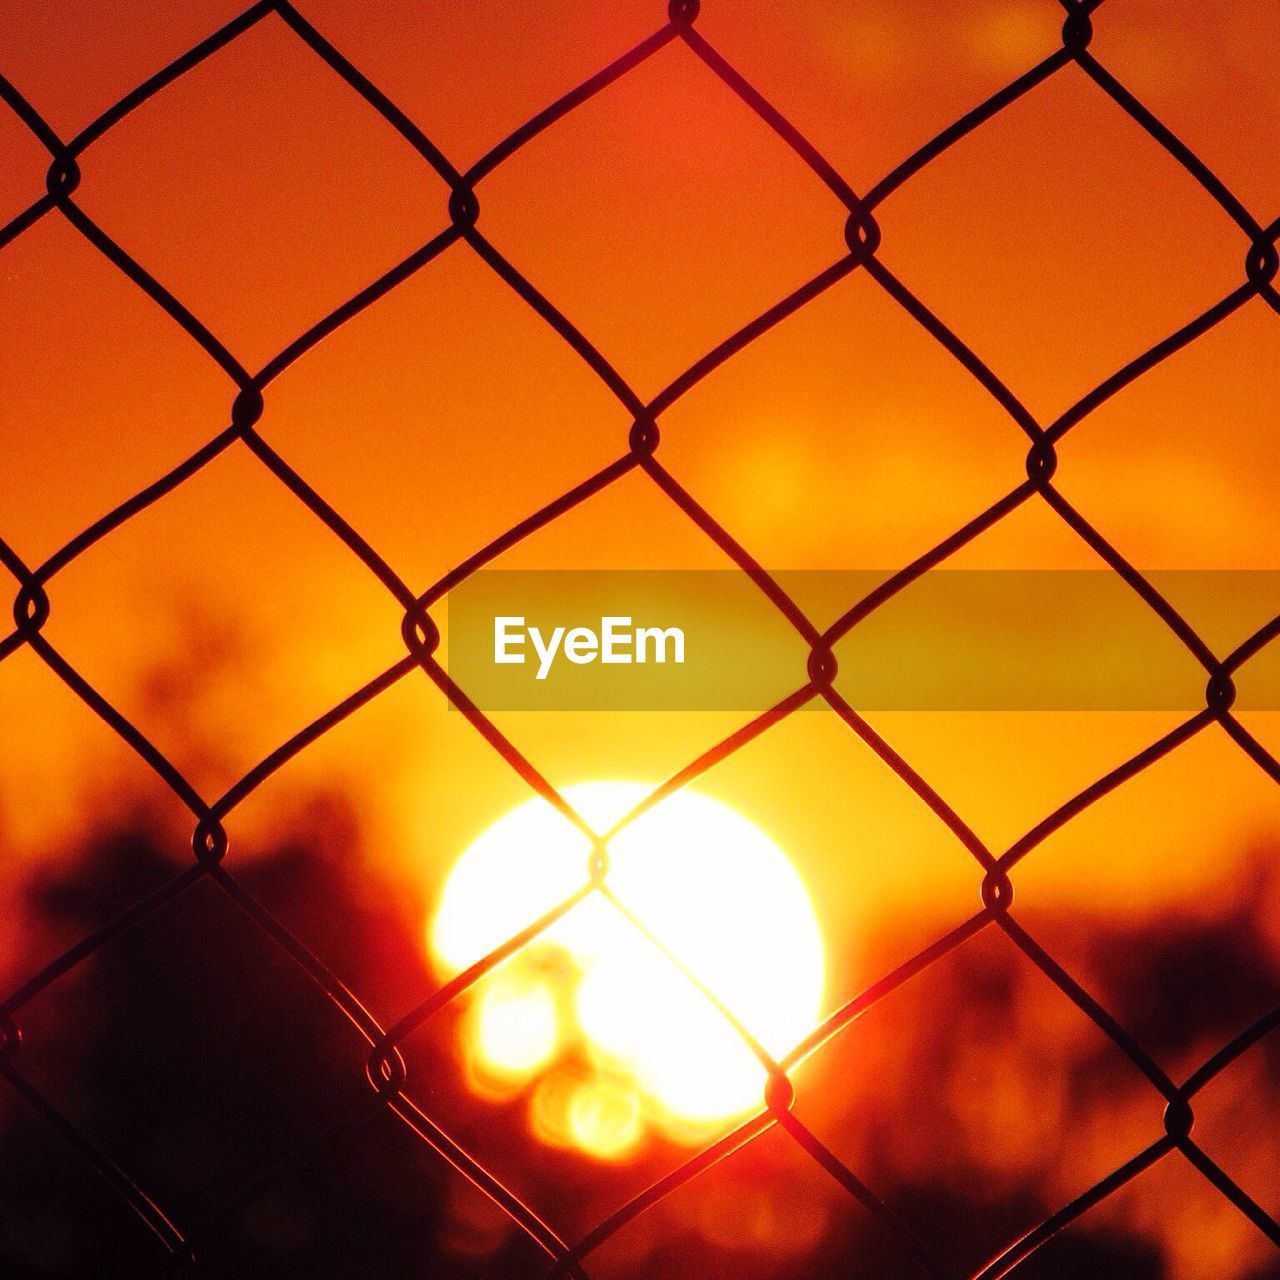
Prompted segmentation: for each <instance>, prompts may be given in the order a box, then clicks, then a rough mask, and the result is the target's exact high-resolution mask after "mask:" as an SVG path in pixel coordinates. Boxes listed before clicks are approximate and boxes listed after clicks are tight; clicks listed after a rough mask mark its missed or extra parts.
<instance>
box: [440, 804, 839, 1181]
mask: <svg viewBox="0 0 1280 1280" xmlns="http://www.w3.org/2000/svg"><path fill="white" fill-rule="evenodd" d="M649 791H650V788H648V787H646V786H644V785H642V784H639V783H627V782H587V783H581V784H579V785H577V786H574V787H570V788H568V789H566V791H565V797H566V799H567V800H568V801H569V803H570V804H571V805H572V806H573V807H574V809H575V810H576V811H577V812H578V813H580V814H581V815H582V816H583V818H584V819H585V820H586V821H587V822H588V823H589V824H590V825H591V826H592V827H593V828H594V829H595V830H597V831H604V830H607V829H608V828H609V826H610V825H611V824H612V823H613V822H615V821H616V820H617V819H619V818H621V817H622V816H623V815H624V814H626V813H627V812H628V811H629V810H630V809H632V808H633V807H634V806H635V805H636V804H637V803H639V802H640V801H641V800H642V799H644V797H645V796H646V795H647V794H649ZM590 853H591V846H590V842H589V841H588V840H587V839H586V837H585V836H583V835H582V833H581V832H579V831H578V830H577V829H576V828H575V827H574V826H573V824H572V823H570V822H569V821H568V820H567V819H566V818H565V817H564V816H563V815H561V814H560V813H559V812H557V811H556V809H555V808H554V807H553V806H552V805H550V804H549V803H547V802H546V801H544V800H542V799H538V798H535V799H532V800H530V801H527V802H526V803H525V804H522V805H520V806H519V807H518V808H516V809H514V810H512V811H511V812H510V813H508V814H506V815H505V816H503V817H502V818H499V819H498V820H497V821H496V822H495V823H493V825H492V826H490V827H489V828H488V829H487V830H486V831H484V832H483V833H482V834H481V835H480V836H479V837H478V838H477V839H476V840H475V841H474V842H473V843H472V844H471V845H470V846H469V847H468V848H467V849H466V851H465V852H464V853H463V854H462V856H461V857H460V858H459V859H458V861H457V863H456V864H455V866H454V867H453V869H452V871H451V872H450V874H449V876H448V879H447V880H446V883H445V886H444V891H443V894H442V896H441V900H440V904H439V908H438V910H437V912H436V915H435V918H434V920H433V921H432V923H431V926H430V929H429V944H430V948H431V952H432V954H433V956H434V958H435V961H436V963H437V965H438V967H439V968H440V969H441V970H442V971H443V972H444V973H445V974H446V975H452V974H454V973H457V972H459V971H461V970H462V969H465V968H467V967H468V966H469V965H471V964H473V963H475V962H476V961H477V960H480V959H482V958H483V957H484V956H486V955H487V954H488V953H489V952H491V951H493V950H494V949H495V948H496V947H498V946H500V945H501V944H503V943H504V942H506V941H507V940H508V939H509V938H511V937H512V936H514V935H515V934H517V933H519V932H520V931H521V930H522V929H524V928H527V927H528V926H529V925H530V924H532V923H533V922H534V921H536V920H537V919H538V918H539V917H540V916H542V915H544V914H545V913H546V912H548V911H550V910H551V909H552V908H554V907H555V906H556V905H557V904H559V903H560V902H562V901H563V900H564V899H566V898H568V897H570V896H571V895H572V894H574V893H575V892H577V891H579V890H580V889H581V888H582V887H583V885H584V884H585V883H586V882H587V879H588V865H589V858H590ZM607 883H608V886H609V889H610V890H611V892H612V893H613V894H614V895H615V896H616V897H617V899H618V900H619V901H620V902H621V903H622V904H623V905H624V906H625V907H626V908H627V910H628V911H630V912H631V913H632V914H633V915H634V916H635V917H636V919H637V920H638V921H639V922H640V923H641V924H643V926H644V928H645V929H647V930H648V931H649V932H650V933H652V934H653V936H654V937H655V938H656V939H659V940H660V941H661V943H662V944H663V946H664V947H666V948H668V949H669V951H670V952H671V954H672V955H673V956H674V957H676V958H677V959H678V961H679V964H674V963H672V961H671V960H670V959H669V958H668V957H667V956H665V955H664V954H663V952H662V950H661V949H660V948H659V947H657V946H655V945H654V942H653V941H651V940H650V939H649V938H647V937H646V936H645V934H644V932H643V931H642V930H641V929H638V928H637V927H636V926H635V925H634V924H632V923H631V921H629V920H628V919H627V918H626V916H625V915H624V914H623V913H622V912H620V911H619V910H618V909H617V908H616V907H615V906H614V905H613V904H612V903H610V902H609V901H608V900H607V899H606V898H605V897H603V896H602V895H600V894H591V895H590V896H589V897H587V898H586V899H584V900H583V901H582V902H580V903H579V904H578V905H577V906H575V907H573V908H572V909H571V910H570V911H569V912H568V913H567V914H566V915H565V916H563V917H562V918H561V919H559V920H558V921H557V922H556V923H555V924H553V925H552V926H550V928H548V929H547V930H546V931H545V932H543V933H542V934H540V935H539V936H538V938H537V939H536V940H535V941H534V942H532V943H531V944H529V945H528V946H527V947H525V948H524V949H522V950H521V951H520V952H518V953H517V954H516V955H515V956H513V957H512V958H510V959H508V960H507V961H505V962H504V963H503V964H502V965H500V966H499V967H498V968H497V969H496V970H495V971H494V972H493V973H492V974H490V975H489V976H488V977H487V978H485V979H483V980H482V983H481V984H480V985H479V986H478V988H477V991H476V994H475V1001H476V1004H475V1007H474V1008H473V1010H472V1015H473V1016H471V1017H470V1018H469V1020H468V1021H467V1022H465V1023H464V1033H463V1034H464V1036H466V1037H467V1041H468V1042H467V1044H466V1045H465V1049H466V1051H467V1053H468V1055H469V1056H470V1057H471V1058H472V1059H473V1060H474V1061H475V1062H476V1063H477V1064H478V1068H479V1069H480V1070H481V1071H482V1072H483V1073H484V1074H486V1075H487V1076H488V1077H490V1078H491V1079H495V1078H496V1079H502V1080H505V1081H507V1082H508V1083H510V1084H513V1085H515V1086H517V1087H518V1086H520V1085H522V1084H526V1083H532V1082H534V1081H535V1079H537V1078H539V1077H545V1073H547V1072H548V1071H554V1070H555V1069H556V1067H555V1064H556V1062H557V1060H558V1059H561V1058H564V1057H566V1056H567V1055H569V1054H570V1052H571V1051H572V1052H573V1054H574V1055H575V1061H576V1063H577V1065H576V1066H575V1068H574V1069H575V1071H577V1072H579V1073H581V1072H582V1070H583V1067H582V1061H583V1059H585V1060H586V1061H587V1063H588V1064H589V1070H590V1071H594V1072H595V1073H596V1075H595V1077H594V1078H591V1077H584V1078H583V1079H582V1081H581V1084H580V1085H574V1088H573V1089H571V1090H570V1093H569V1096H568V1097H567V1101H566V1103H565V1106H564V1107H563V1108H562V1110H563V1111H564V1113H565V1116H566V1120H565V1127H566V1132H567V1136H566V1135H565V1134H562V1135H558V1138H559V1140H564V1141H566V1142H567V1143H568V1144H570V1145H576V1146H579V1147H582V1148H583V1149H586V1150H594V1151H596V1153H597V1154H599V1155H601V1156H602V1158H612V1157H613V1156H615V1155H617V1154H619V1153H620V1152H621V1151H622V1149H623V1146H622V1144H621V1143H620V1140H619V1139H618V1136H617V1135H618V1133H619V1131H620V1129H619V1122H618V1120H617V1118H616V1117H617V1115H618V1114H619V1107H620V1106H622V1105H623V1103H619V1107H604V1106H602V1105H601V1104H600V1101H599V1100H600V1099H601V1098H603V1097H606V1096H608V1097H613V1096H614V1095H615V1094H617V1096H618V1097H619V1098H623V1099H625V1097H630V1098H632V1099H633V1101H634V1103H635V1105H636V1107H637V1108H638V1109H639V1110H641V1111H642V1112H643V1114H644V1116H645V1118H646V1119H647V1120H648V1121H649V1122H650V1123H651V1124H653V1125H655V1126H656V1127H657V1128H658V1129H659V1130H660V1131H661V1132H663V1133H664V1134H665V1135H666V1136H668V1137H673V1138H676V1139H684V1138H687V1139H689V1140H696V1139H698V1138H700V1137H701V1136H703V1135H705V1133H706V1131H707V1129H708V1128H709V1127H716V1126H719V1125H721V1124H723V1123H724V1122H726V1121H728V1120H731V1119H733V1118H736V1117H739V1116H742V1115H744V1114H746V1113H748V1112H750V1111H752V1110H754V1109H756V1108H758V1107H759V1106H760V1105H761V1101H762V1096H763V1090H764V1085H765V1081H766V1075H765V1071H764V1068H763V1066H762V1065H761V1063H760V1061H759V1059H758V1058H757V1057H756V1056H755V1054H754V1053H753V1052H752V1050H751V1049H750V1048H749V1047H748V1045H747V1043H746V1042H745V1040H744V1038H743V1037H742V1035H741V1034H740V1032H739V1031H738V1030H737V1029H735V1028H734V1026H733V1025H732V1023H731V1021H730V1020H729V1019H727V1018H726V1017H725V1016H724V1013H723V1012H722V1011H721V1010H720V1009H718V1008H717V1007H716V1004H715V1001H713V1000H711V999H709V998H708V996H707V994H706V993H705V992H704V991H700V990H699V988H698V986H697V985H695V984H694V983H692V982H691V981H690V980H689V978H688V977H687V976H686V975H685V974H684V973H682V972H681V969H680V966H681V965H683V966H684V967H685V968H687V969H688V970H689V972H690V973H692V974H693V975H695V976H696V978H697V979H698V982H699V983H700V984H701V985H702V986H703V987H705V988H706V991H709V992H711V993H714V996H715V998H716V1000H718V1001H720V1002H721V1003H722V1004H723V1005H724V1007H725V1009H727V1010H728V1011H729V1012H730V1013H731V1014H732V1015H733V1018H735V1019H737V1020H738V1021H739V1022H740V1023H741V1025H742V1026H743V1027H744V1028H745V1029H746V1030H747V1031H748V1032H750V1034H751V1035H752V1036H754V1037H755V1038H756V1039H757V1040H758V1041H759V1043H760V1045H762V1046H763V1048H764V1049H765V1050H766V1051H767V1052H768V1053H769V1054H771V1055H772V1056H773V1057H774V1058H778V1057H781V1056H782V1055H784V1054H785V1053H787V1052H788V1051H789V1050H790V1049H791V1048H793V1047H794V1046H795V1044H796V1043H797V1042H798V1041H799V1040H800V1039H802V1038H803V1036H804V1035H805V1034H806V1033H807V1032H808V1031H809V1030H810V1029H811V1028H812V1027H813V1026H814V1024H815V1023H816V1021H817V1019H818V1015H819V1011H820V1008H821V1002H822V988H823V980H824V972H823V970H824V957H823V946H822V937H821V932H820V930H819V926H818V921H817V917H816V915H815V913H814V909H813V904H812V902H811V900H810V898H809V894H808V891H807V889H806V887H805V885H804V882H803V881H802V880H801V878H800V875H799V873H798V872H797V870H796V868H795V866H794V865H793V864H792V862H791V860H790V859H789V858H788V857H787V855H786V854H785V853H784V852H783V851H782V849H780V848H779V847H778V845H777V844H776V843H774V841H773V840H771V839H770V838H769V837H768V836H767V835H766V834H765V833H764V832H763V831H761V830H760V828H759V827H757V826H756V825H755V824H754V823H753V822H751V821H750V820H749V819H748V818H746V817H744V816H743V815H742V814H741V813H738V812H737V811H736V810H734V809H731V808H729V807H728V806H727V805H725V804H722V803H720V802H719V801H716V800H713V799H711V798H710V797H708V796H705V795H700V794H698V793H696V792H692V791H689V790H683V791H680V792H677V793H676V794H675V795H672V796H669V797H668V798H666V799H664V800H663V801H661V802H660V803H659V804H657V805H655V806H654V807H653V808H652V809H650V810H648V811H647V812H646V813H644V814H643V815H641V816H640V817H639V818H637V819H636V820H635V822H633V823H631V824H629V825H628V826H627V827H625V828H624V829H623V830H622V832H620V833H619V834H618V835H617V836H616V837H615V838H614V839H612V840H611V841H610V842H609V871H608V877H607ZM619 1081H621V1082H624V1083H625V1085H626V1090H623V1092H621V1093H619V1092H618V1091H619V1088H620V1086H619ZM574 1089H576V1093H575V1092H574ZM628 1091H629V1092H628ZM543 1109H544V1110H545V1108H543ZM606 1114H608V1116H609V1117H610V1124H611V1126H612V1127H611V1128H610V1130H609V1134H608V1135H606V1133H605V1130H604V1128H603V1121H602V1120H601V1119H600V1117H602V1116H605V1115H606ZM592 1118H595V1119H594V1120H593V1119H592ZM593 1124H594V1126H595V1127H594V1128H593ZM597 1130H598V1132H597ZM625 1132H627V1133H631V1132H632V1127H628V1128H626V1129H625ZM638 1136H639V1130H638V1127H637V1128H636V1129H635V1137H636V1138H638Z"/></svg>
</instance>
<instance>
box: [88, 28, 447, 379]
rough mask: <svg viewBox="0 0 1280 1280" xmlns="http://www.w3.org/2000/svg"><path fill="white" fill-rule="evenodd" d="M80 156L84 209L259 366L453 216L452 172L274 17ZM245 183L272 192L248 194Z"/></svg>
mask: <svg viewBox="0 0 1280 1280" xmlns="http://www.w3.org/2000/svg"><path fill="white" fill-rule="evenodd" d="M82 167H83V170H84V184H83V187H82V188H81V190H80V191H79V192H78V193H77V199H78V200H79V202H80V203H81V204H82V205H83V207H84V208H85V210H86V211H87V212H88V213H89V214H90V215H91V216H92V217H94V218H95V219H96V220H97V221H98V222H100V223H101V224H102V226H103V227H104V228H105V229H106V230H107V232H108V233H109V234H110V235H112V236H113V237H114V238H115V239H117V240H119V241H120V242H121V243H122V244H123V245H124V246H125V247H126V248H127V249H128V250H129V252H130V253H132V254H133V255H134V256H135V257H136V258H137V259H138V261H139V262H141V263H142V264H143V265H144V266H145V267H146V268H147V269H148V270H149V271H151V272H152V274H153V275H155V276H156V277H157V278H158V279H159V280H160V281H161V283H162V284H163V285H164V286H165V287H166V288H167V289H169V290H170V291H172V292H173V293H174V294H175V295H177V297H178V298H180V299H181V300H182V302H183V303H184V304H185V305H186V306H188V307H190V308H191V310H192V311H194V312H195V313H196V314H197V315H198V316H199V317H200V318H201V320H202V321H203V322H204V323H205V324H207V325H208V326H209V327H210V328H211V329H212V330H213V331H214V332H215V333H216V334H217V335H218V337H219V338H220V339H221V340H222V341H223V342H224V343H226V345H227V346H229V347H230V348H231V349H232V350H233V351H234V352H235V353H236V354H237V355H238V356H239V358H240V359H241V360H243V361H246V362H254V363H257V364H265V363H266V361H267V360H268V358H270V357H271V356H273V355H275V354H276V352H277V351H278V350H280V349H281V348H282V347H284V346H285V345H286V343H288V342H290V341H291V340H292V339H294V338H296V337H297V336H298V335H299V334H301V333H302V332H303V331H304V330H305V329H307V328H309V327H310V326H311V325H312V324H315V323H316V322H318V321H320V320H321V319H323V317H324V316H325V315H326V314H327V313H328V312H329V311H331V310H332V309H333V308H334V307H335V306H337V305H338V304H339V303H341V302H343V301H345V300H346V299H347V298H348V297H349V296H350V295H352V294H354V293H355V292H356V291H357V290H359V289H361V288H363V287H364V286H365V285H367V284H369V283H370V282H371V281H372V280H374V279H375V278H376V277H378V276H380V275H382V273H383V272H385V271H388V270H390V269H391V268H392V267H394V266H395V265H396V264H397V263H398V262H400V261H401V260H402V259H404V258H405V257H407V256H408V255H409V254H410V253H412V252H413V251H414V250H415V249H417V248H418V247H419V246H420V245H422V244H423V243H425V242H426V241H428V240H430V239H431V238H432V236H434V235H436V234H438V233H439V232H440V231H441V230H442V229H443V227H444V226H445V225H446V222H447V215H446V212H445V202H446V196H447V195H448V191H447V188H446V187H445V186H444V184H443V183H442V182H441V180H440V179H439V177H437V176H436V175H435V174H434V173H433V172H432V170H431V169H430V167H429V166H428V165H427V164H425V163H423V161H422V160H421V158H420V156H419V155H418V154H417V153H416V152H415V150H414V148H413V147H412V146H411V145H410V143H409V142H407V141H406V140H405V139H404V138H403V137H401V136H400V135H399V134H397V132H396V131H395V129H393V128H392V127H391V125H390V124H389V123H388V122H387V121H385V120H383V119H381V118H379V116H378V115H377V113H376V112H375V111H374V109H373V108H372V107H371V106H370V105H369V104H368V103H367V102H364V101H362V100H361V99H360V97H359V96H358V95H357V94H356V93H355V92H354V91H353V90H352V89H351V88H350V87H349V86H348V85H346V84H344V83H343V82H342V80H341V79H339V78H338V76H337V75H335V74H334V73H333V71H332V70H331V69H330V68H329V67H327V66H326V65H325V64H324V63H323V62H322V61H321V60H320V59H319V58H318V57H317V56H316V55H315V54H314V53H313V51H312V50H311V49H309V48H308V47H307V46H306V45H305V44H304V43H303V42H302V40H301V39H299V37H298V36H297V35H296V34H295V33H294V32H293V31H291V30H290V29H289V28H287V27H286V26H285V25H284V24H283V22H281V21H280V20H279V19H277V18H274V17H268V18H265V19H263V20H262V21H261V22H260V23H258V24H257V25H255V26H254V27H253V28H252V29H251V30H250V31H248V32H247V33H246V34H245V35H244V36H242V37H241V38H240V39H238V40H236V41H235V42H234V43H232V44H231V45H230V46H228V47H227V48H224V49H221V50H219V51H218V52H216V53H215V54H213V55H212V56H211V57H210V58H208V59H207V60H206V61H205V62H203V63H201V64H200V65H199V66H197V67H195V68H194V69H193V70H192V71H191V72H189V73H188V74H187V75H185V76H183V77H182V78H181V79H180V80H178V81H177V82H176V83H174V84H172V85H169V86H167V87H166V88H164V89H162V90H161V91H160V92H159V93H157V94H156V96H155V97H153V98H152V99H151V100H150V101H149V102H147V103H145V104H143V105H142V106H140V107H139V108H138V109H137V110H136V111H135V112H134V113H133V114H132V115H130V116H129V117H128V118H127V119H125V120H124V121H122V122H121V123H120V124H119V125H118V126H117V127H116V128H115V129H113V130H111V131H110V132H109V133H108V134H107V135H106V136H105V137H103V138H101V139H100V140H98V141H96V142H95V143H94V144H93V145H92V146H91V147H90V148H89V149H88V150H87V151H86V152H85V155H84V159H83V166H82ZM245 190H253V191H257V192H261V193H262V194H261V196H260V197H259V198H257V199H255V200H254V201H253V203H252V204H251V205H250V204H247V203H246V202H245V201H244V199H243V198H242V194H241V193H242V192H244V191H245ZM214 224H216V225H217V226H218V229H219V233H218V238H217V241H216V242H211V241H210V240H209V236H208V232H209V227H210V226H211V225H214Z"/></svg>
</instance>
